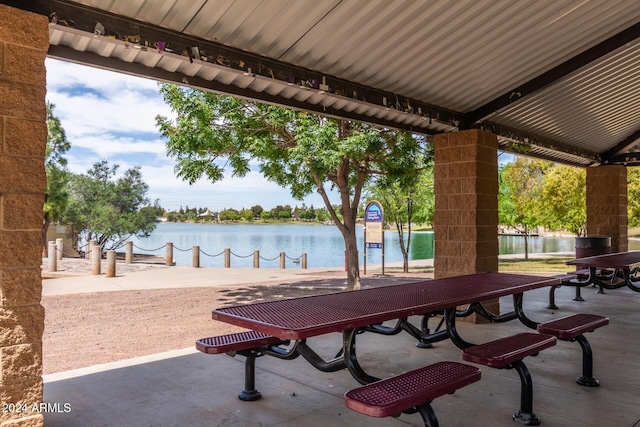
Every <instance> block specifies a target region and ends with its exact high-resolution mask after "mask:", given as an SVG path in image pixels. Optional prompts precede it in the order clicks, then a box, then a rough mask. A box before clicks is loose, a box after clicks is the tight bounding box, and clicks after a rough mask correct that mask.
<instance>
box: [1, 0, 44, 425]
mask: <svg viewBox="0 0 640 427" xmlns="http://www.w3.org/2000/svg"><path fill="white" fill-rule="evenodd" d="M48 48H49V29H48V21H47V18H46V17H45V16H40V15H35V14H31V13H28V12H23V11H20V10H17V9H13V8H10V7H8V6H4V5H0V403H2V405H3V406H2V411H1V412H0V426H2V427H6V426H24V427H26V426H29V427H31V426H41V425H43V417H42V414H41V413H40V412H39V411H38V410H37V409H38V408H39V405H40V403H41V402H42V333H43V330H44V309H43V308H42V306H41V305H40V299H41V295H42V280H41V272H40V264H41V261H42V258H41V257H42V245H41V242H40V230H41V228H42V205H43V201H44V191H45V182H46V181H45V180H46V178H45V171H44V161H43V159H44V152H45V146H46V139H47V126H46V122H45V119H46V106H45V93H46V71H45V65H44V60H45V58H46V55H47V49H48Z"/></svg>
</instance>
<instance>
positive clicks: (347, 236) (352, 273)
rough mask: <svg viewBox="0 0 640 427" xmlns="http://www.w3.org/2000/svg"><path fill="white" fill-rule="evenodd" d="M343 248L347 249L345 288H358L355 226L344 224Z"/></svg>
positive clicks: (358, 264) (358, 266)
mask: <svg viewBox="0 0 640 427" xmlns="http://www.w3.org/2000/svg"><path fill="white" fill-rule="evenodd" d="M343 237H344V244H345V249H346V251H347V289H348V290H358V289H360V288H361V284H360V260H359V257H358V242H357V239H356V228H355V224H353V226H348V225H347V226H346V227H345V232H343Z"/></svg>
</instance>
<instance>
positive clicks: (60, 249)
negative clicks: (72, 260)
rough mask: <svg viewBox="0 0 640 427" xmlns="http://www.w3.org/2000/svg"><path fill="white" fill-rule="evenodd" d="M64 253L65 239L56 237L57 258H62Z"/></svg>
mask: <svg viewBox="0 0 640 427" xmlns="http://www.w3.org/2000/svg"><path fill="white" fill-rule="evenodd" d="M63 254H64V240H63V239H61V238H58V239H56V258H57V259H58V260H61V259H62V255H63Z"/></svg>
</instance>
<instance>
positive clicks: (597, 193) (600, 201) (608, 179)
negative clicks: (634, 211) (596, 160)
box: [587, 165, 629, 252]
mask: <svg viewBox="0 0 640 427" xmlns="http://www.w3.org/2000/svg"><path fill="white" fill-rule="evenodd" d="M628 226H629V218H628V213H627V168H626V166H618V165H608V166H598V167H594V168H588V169H587V236H610V237H611V252H624V251H627V250H628V249H629V240H628V234H627V233H628Z"/></svg>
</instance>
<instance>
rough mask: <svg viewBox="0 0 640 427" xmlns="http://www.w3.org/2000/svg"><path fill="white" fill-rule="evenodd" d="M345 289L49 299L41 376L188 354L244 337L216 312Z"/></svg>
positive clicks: (388, 280)
mask: <svg viewBox="0 0 640 427" xmlns="http://www.w3.org/2000/svg"><path fill="white" fill-rule="evenodd" d="M431 277H432V274H431V273H411V274H407V275H405V274H400V273H398V274H395V273H394V274H392V275H387V276H385V277H376V276H370V277H367V278H363V286H365V287H368V286H380V285H384V284H399V283H406V282H410V281H416V280H423V279H425V278H431ZM48 280H55V279H48ZM343 285H344V278H343V277H336V275H335V274H333V275H328V276H327V278H326V279H323V280H314V281H305V282H299V283H295V284H281V285H272V286H265V285H248V286H241V287H228V288H188V289H184V288H183V289H160V290H144V291H120V292H99V293H90V294H75V295H59V296H45V297H43V299H42V305H43V306H44V308H45V310H46V315H45V331H44V337H43V354H44V359H43V365H44V374H50V373H54V372H61V371H66V370H70V369H76V368H82V367H87V366H91V365H95V364H100V363H107V362H113V361H117V360H122V359H127V358H131V357H137V356H144V355H149V354H153V353H159V352H163V351H168V350H176V349H181V348H185V347H190V346H193V345H194V341H195V340H196V339H197V338H201V337H205V336H211V335H217V334H224V333H229V332H234V331H238V330H240V329H237V328H235V327H233V326H231V325H226V324H224V323H221V322H214V321H213V320H211V315H210V313H211V309H213V308H214V307H221V306H224V305H235V304H243V303H248V302H254V301H261V300H264V301H266V300H271V299H275V298H292V297H297V296H304V295H312V294H319V293H327V292H335V291H338V290H340V289H342V287H343Z"/></svg>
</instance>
